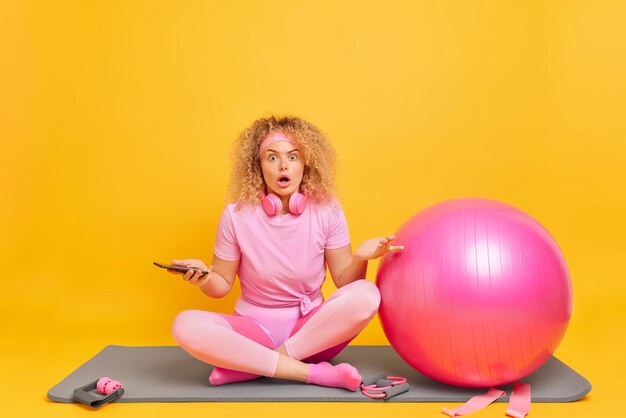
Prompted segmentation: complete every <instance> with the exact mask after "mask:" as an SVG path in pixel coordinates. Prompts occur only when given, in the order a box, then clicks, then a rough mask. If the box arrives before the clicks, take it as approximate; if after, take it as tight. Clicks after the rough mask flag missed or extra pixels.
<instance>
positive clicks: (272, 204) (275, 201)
mask: <svg viewBox="0 0 626 418" xmlns="http://www.w3.org/2000/svg"><path fill="white" fill-rule="evenodd" d="M261 204H262V205H263V210H264V211H265V213H267V214H268V215H269V216H274V215H276V214H277V213H278V212H280V211H281V210H282V209H283V203H282V202H281V201H280V199H279V198H278V196H276V195H275V194H273V193H270V194H266V195H265V196H264V197H263V200H262V201H261ZM290 206H291V204H290Z"/></svg>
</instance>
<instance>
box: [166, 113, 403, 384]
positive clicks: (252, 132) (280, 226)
mask: <svg viewBox="0 0 626 418" xmlns="http://www.w3.org/2000/svg"><path fill="white" fill-rule="evenodd" d="M235 157H236V158H235V165H234V169H233V172H232V179H231V186H230V192H231V197H232V198H233V201H234V203H231V204H229V205H227V207H226V209H225V210H224V212H223V214H222V216H221V219H220V222H219V225H218V232H217V239H216V243H215V250H214V254H213V262H212V265H211V266H209V267H207V266H206V265H205V264H204V263H203V262H202V261H200V260H194V259H188V260H173V261H172V264H175V265H181V266H187V267H190V268H191V269H192V270H190V271H188V272H187V273H185V274H184V276H183V279H184V280H185V281H187V282H189V283H191V284H193V285H195V286H197V287H199V288H200V289H201V290H202V291H203V292H204V293H205V294H207V295H208V296H210V297H215V298H220V297H223V296H224V295H226V294H227V293H228V292H229V291H230V290H231V288H232V285H233V282H234V280H235V276H238V277H239V279H240V283H241V297H240V298H239V299H238V301H237V304H236V306H235V312H234V315H227V314H221V313H213V312H205V311H198V310H191V311H184V312H182V313H180V314H179V315H178V316H177V317H176V319H175V321H174V324H173V329H172V332H173V336H174V338H175V340H176V341H177V342H178V343H179V344H180V346H181V347H182V348H183V349H184V350H186V351H187V352H188V353H189V354H191V355H192V356H194V357H196V358H198V359H200V360H202V361H204V362H206V363H209V364H212V365H215V366H216V368H215V369H214V370H213V373H212V374H211V376H210V378H209V380H210V382H211V383H212V384H214V385H220V384H225V383H232V382H239V381H244V380H250V379H253V378H256V377H259V376H269V377H278V378H283V379H292V380H297V381H301V382H306V383H311V384H317V385H322V386H329V387H341V388H345V389H348V390H352V391H355V390H357V389H358V387H359V384H360V382H361V375H360V374H359V372H358V371H357V370H356V369H355V368H354V367H352V366H351V365H349V364H347V363H342V364H339V365H336V366H333V365H331V364H330V363H328V362H327V360H330V359H331V358H332V357H334V356H335V355H336V354H337V353H338V352H339V351H340V350H341V349H343V347H345V346H346V345H347V344H348V343H349V342H350V340H352V339H353V338H354V337H355V336H356V335H357V334H358V333H359V332H360V331H361V330H362V329H363V328H365V326H366V325H367V323H368V322H369V321H370V320H371V319H372V318H373V316H374V315H375V314H376V312H377V310H378V305H379V303H380V294H379V292H378V289H377V288H376V286H375V285H374V284H372V283H371V282H368V281H366V280H363V279H364V278H365V275H366V270H367V261H368V260H370V259H375V258H378V257H380V256H382V255H383V254H385V253H386V252H388V251H398V250H401V249H402V247H401V246H397V247H396V246H392V245H391V243H392V241H393V239H394V238H395V237H394V236H393V235H389V236H386V237H381V238H373V239H370V240H366V241H364V242H363V243H362V244H361V245H360V246H359V247H358V249H357V250H356V252H355V253H354V254H353V253H352V248H351V245H350V239H349V234H348V228H347V222H346V219H345V216H344V214H343V210H342V208H341V206H340V205H339V203H338V202H337V201H336V200H335V197H334V172H335V153H334V150H333V148H332V146H331V145H330V143H329V142H328V140H327V139H326V137H325V135H324V134H323V133H322V132H321V131H320V130H319V129H318V128H317V127H315V126H314V125H312V124H311V123H309V122H307V121H304V120H302V119H300V118H297V117H276V116H272V117H269V118H263V119H259V120H257V121H255V122H254V123H253V124H252V126H251V127H249V128H248V129H247V130H245V131H244V132H243V133H242V134H241V135H240V137H239V140H238V141H237V142H236V144H235ZM326 266H328V270H329V271H330V274H331V276H332V279H333V281H334V283H335V285H336V286H337V288H338V290H337V291H335V292H334V293H333V294H332V295H331V296H330V297H329V298H328V300H326V301H324V299H323V296H322V292H321V288H322V284H323V282H324V279H325V276H326ZM172 272H173V271H172ZM173 273H175V272H173ZM175 274H176V273H175Z"/></svg>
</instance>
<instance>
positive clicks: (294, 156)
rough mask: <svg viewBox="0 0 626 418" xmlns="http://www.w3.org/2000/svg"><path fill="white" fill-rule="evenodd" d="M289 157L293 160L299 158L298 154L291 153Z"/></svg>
mask: <svg viewBox="0 0 626 418" xmlns="http://www.w3.org/2000/svg"><path fill="white" fill-rule="evenodd" d="M289 159H290V160H291V161H296V160H297V159H298V156H297V155H296V154H291V155H290V156H289Z"/></svg>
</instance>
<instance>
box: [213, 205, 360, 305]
mask: <svg viewBox="0 0 626 418" xmlns="http://www.w3.org/2000/svg"><path fill="white" fill-rule="evenodd" d="M348 244H350V236H349V233H348V225H347V222H346V217H345V215H344V213H343V210H342V208H341V206H340V205H339V203H337V202H333V203H332V204H325V205H316V204H311V203H309V205H307V207H306V209H305V211H304V212H303V213H302V214H301V215H299V216H295V215H291V214H287V215H278V216H272V217H270V216H268V215H267V214H266V213H265V212H264V211H263V208H262V206H261V204H258V205H257V206H255V207H252V208H242V209H240V210H239V211H236V210H235V203H231V204H229V205H228V206H226V209H225V210H224V212H223V213H222V217H221V218H220V221H219V224H218V229H217V239H216V242H215V250H214V252H215V255H216V256H217V257H219V258H221V259H222V260H226V261H235V260H240V264H239V271H238V276H239V280H240V282H241V298H243V299H244V301H245V302H248V303H251V304H254V305H257V306H263V307H290V306H299V305H301V304H302V303H303V301H306V303H309V301H315V300H319V299H320V298H321V287H322V284H323V282H324V279H325V277H326V265H325V263H324V251H325V250H327V249H336V248H341V247H344V246H346V245H348Z"/></svg>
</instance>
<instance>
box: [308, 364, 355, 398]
mask: <svg viewBox="0 0 626 418" xmlns="http://www.w3.org/2000/svg"><path fill="white" fill-rule="evenodd" d="M361 380H362V378H361V375H360V374H359V371H358V370H357V369H355V368H354V367H352V366H351V365H349V364H348V363H341V364H338V365H336V366H333V365H332V364H330V363H328V362H323V363H317V364H311V365H310V366H309V378H308V379H307V381H306V382H307V383H312V384H314V385H320V386H328V387H332V388H344V389H348V390H351V391H353V392H354V391H356V390H357V389H359V386H360V385H361Z"/></svg>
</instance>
